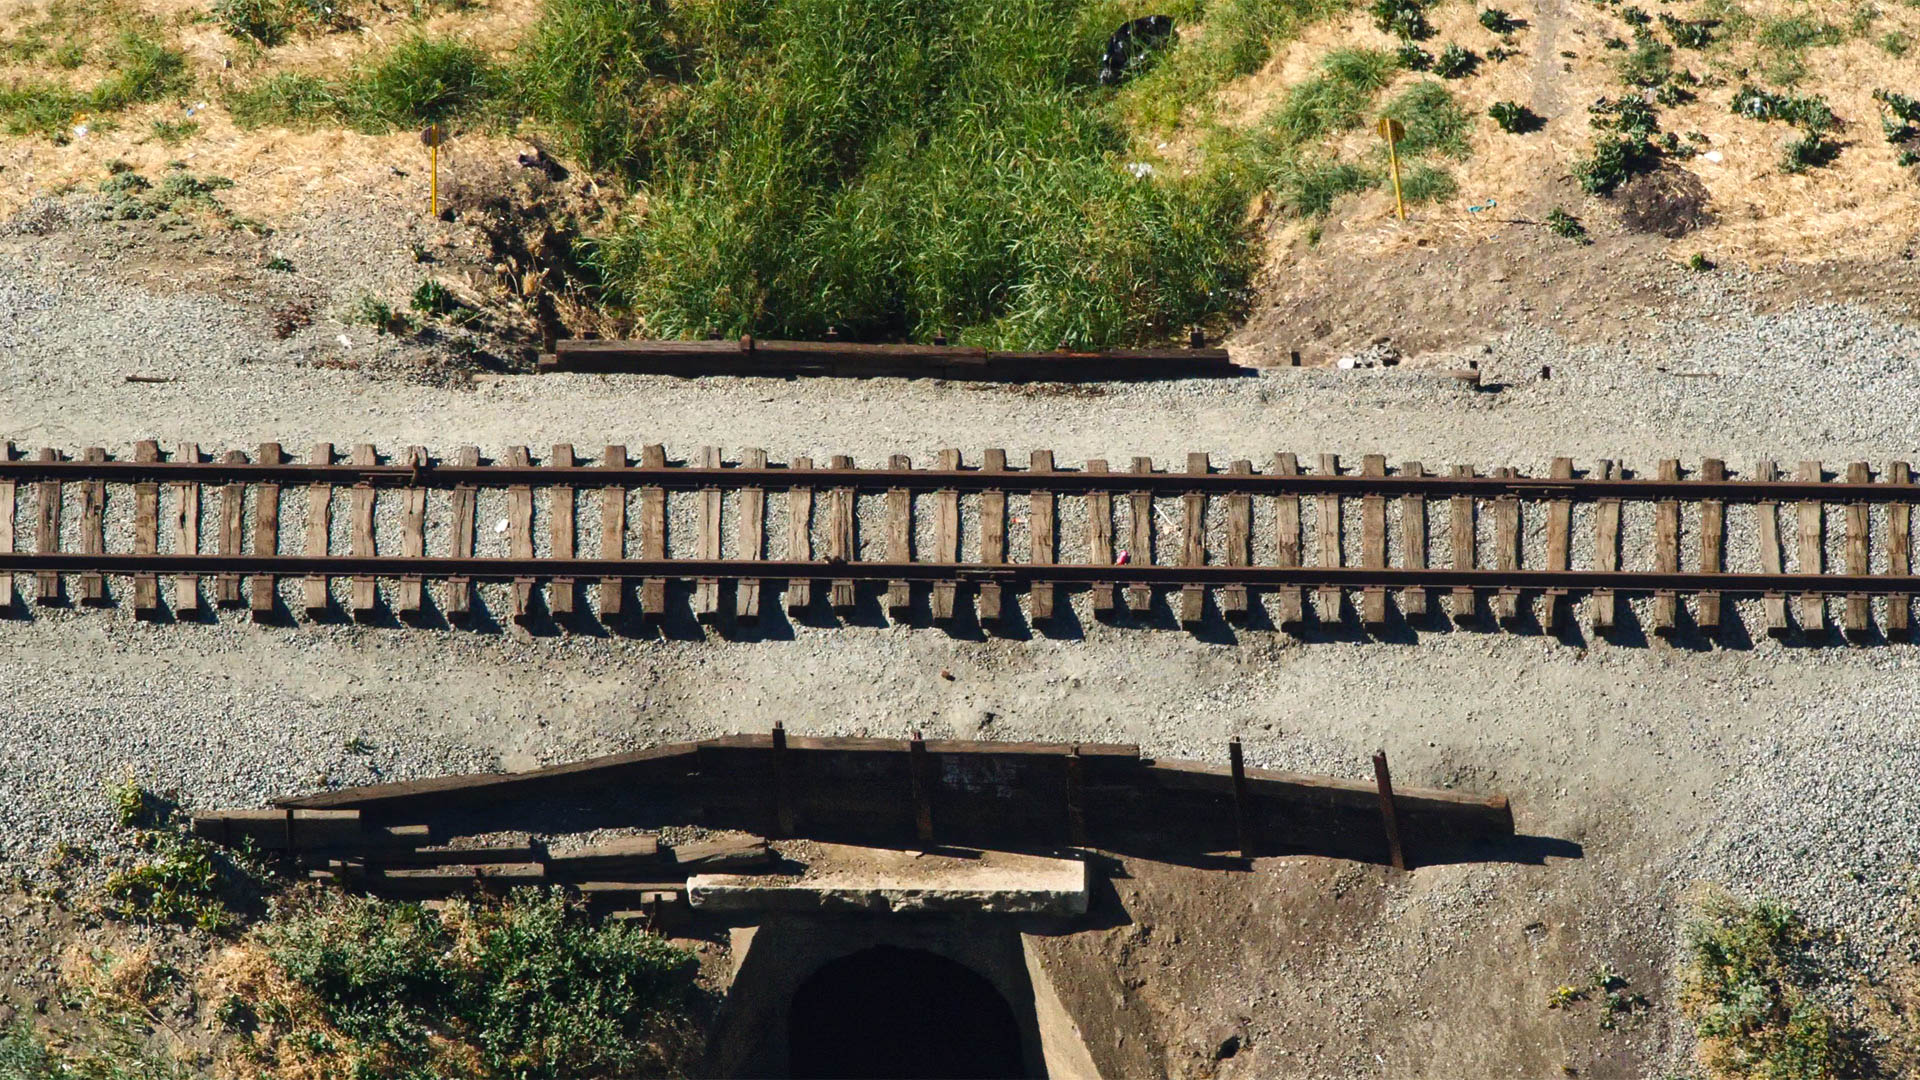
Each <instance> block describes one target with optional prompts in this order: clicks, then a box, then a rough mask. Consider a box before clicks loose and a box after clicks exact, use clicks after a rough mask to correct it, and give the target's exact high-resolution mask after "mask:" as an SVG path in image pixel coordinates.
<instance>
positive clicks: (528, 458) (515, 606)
mask: <svg viewBox="0 0 1920 1080" xmlns="http://www.w3.org/2000/svg"><path fill="white" fill-rule="evenodd" d="M506 463H507V465H508V466H509V467H511V468H515V469H525V468H529V467H531V466H532V465H533V455H531V454H529V453H528V452H527V448H526V447H524V446H509V447H507V461H506ZM507 555H508V556H509V557H511V558H515V559H531V558H533V487H532V486H531V485H529V484H509V485H507ZM533 584H534V582H533V578H531V577H525V576H522V577H517V578H514V579H513V582H512V588H511V589H509V590H508V594H507V595H508V601H507V603H508V614H510V615H511V616H512V617H513V621H514V622H516V623H519V624H520V625H521V626H525V625H526V624H527V623H528V622H529V621H531V620H532V618H533Z"/></svg>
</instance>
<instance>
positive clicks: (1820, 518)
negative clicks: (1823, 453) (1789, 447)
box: [1794, 461, 1827, 634]
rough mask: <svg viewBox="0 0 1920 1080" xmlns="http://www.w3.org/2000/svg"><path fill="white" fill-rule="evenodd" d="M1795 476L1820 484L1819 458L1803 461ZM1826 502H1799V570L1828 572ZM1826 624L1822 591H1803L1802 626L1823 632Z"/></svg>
mask: <svg viewBox="0 0 1920 1080" xmlns="http://www.w3.org/2000/svg"><path fill="white" fill-rule="evenodd" d="M1794 479H1795V480H1798V481H1800V482H1801V483H1803V484H1817V483H1819V482H1820V481H1821V479H1822V475H1821V469H1820V463H1819V462H1818V461H1802V462H1801V463H1800V470H1799V472H1797V473H1796V474H1795V475H1794ZM1826 514H1827V508H1826V504H1825V503H1823V502H1818V501H1815V502H1803V503H1801V504H1799V519H1800V520H1799V525H1800V528H1799V536H1800V561H1799V563H1798V564H1797V565H1795V567H1794V572H1795V573H1799V574H1813V575H1819V574H1823V573H1825V572H1826V545H1827V531H1826ZM1826 628H1827V601H1826V598H1825V597H1824V596H1821V595H1820V594H1819V593H1804V594H1802V595H1801V597H1800V629H1801V630H1802V631H1804V632H1806V633H1809V634H1814V633H1820V632H1822V631H1824V630H1825V629H1826Z"/></svg>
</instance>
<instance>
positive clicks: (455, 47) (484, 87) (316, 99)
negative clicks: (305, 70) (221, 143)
mask: <svg viewBox="0 0 1920 1080" xmlns="http://www.w3.org/2000/svg"><path fill="white" fill-rule="evenodd" d="M505 93H506V83H505V81H504V76H503V74H502V72H501V71H500V70H499V69H498V68H496V67H495V66H494V65H493V64H492V63H491V62H490V61H489V60H488V59H487V58H486V56H485V55H484V54H482V53H481V52H480V51H479V50H478V49H475V48H474V47H472V46H471V45H467V44H466V43H464V42H460V41H455V40H452V39H445V38H429V37H414V38H409V39H408V40H406V41H403V42H401V43H400V44H399V45H396V46H394V47H393V49H391V50H390V51H388V52H387V53H385V54H384V55H382V56H380V57H379V58H378V59H377V60H375V61H373V62H372V63H369V64H367V65H364V66H362V67H360V68H358V69H356V70H355V71H353V72H352V73H350V74H349V75H348V76H347V77H346V78H343V79H339V80H328V79H322V78H319V77H317V76H313V75H302V74H294V73H288V72H282V73H280V74H277V75H273V76H270V77H268V78H267V79H265V80H263V81H261V82H260V83H257V84H255V85H254V86H252V87H248V88H245V89H242V90H239V91H236V92H235V93H233V94H232V95H230V96H229V97H228V99H227V107H228V109H229V110H230V111H231V112H232V113H233V118H234V122H235V123H237V124H239V125H240V126H242V127H258V126H259V125H261V124H268V123H282V124H313V123H320V122H325V121H340V122H343V123H346V124H347V125H349V126H351V127H353V128H354V129H355V130H357V131H361V132H363V133H366V134H370V135H378V134H384V133H386V132H390V131H394V130H405V129H409V128H418V127H425V126H426V125H428V124H433V123H440V122H443V121H447V120H451V119H454V118H456V117H463V116H477V115H481V114H483V113H485V112H486V111H487V110H488V109H491V108H494V107H496V106H497V105H498V104H499V102H500V100H501V98H502V97H503V95H504V94H505Z"/></svg>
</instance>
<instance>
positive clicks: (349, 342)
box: [334, 334, 353, 349]
mask: <svg viewBox="0 0 1920 1080" xmlns="http://www.w3.org/2000/svg"><path fill="white" fill-rule="evenodd" d="M334 340H336V341H338V342H339V343H340V347H341V348H343V349H351V348H353V339H352V338H350V337H348V336H347V335H345V334H341V335H340V336H339V337H338V338H335V339H334Z"/></svg>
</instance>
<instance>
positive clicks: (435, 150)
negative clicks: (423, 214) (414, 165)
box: [420, 124, 446, 217]
mask: <svg viewBox="0 0 1920 1080" xmlns="http://www.w3.org/2000/svg"><path fill="white" fill-rule="evenodd" d="M445 139H446V133H445V132H444V131H442V130H440V125H439V124H428V125H427V129H426V130H425V131H422V132H421V133H420V141H421V142H423V143H425V144H426V146H427V152H428V155H429V157H430V159H431V161H432V165H431V166H429V170H430V172H431V173H432V176H433V180H432V185H433V187H432V193H431V194H430V195H428V196H427V213H428V215H430V216H432V217H439V216H440V144H441V142H443V141H444V140H445Z"/></svg>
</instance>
